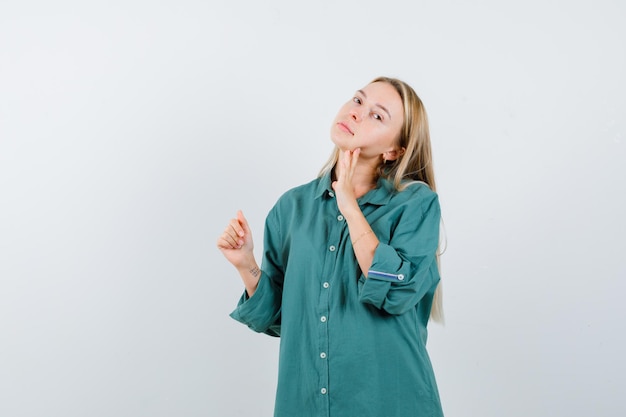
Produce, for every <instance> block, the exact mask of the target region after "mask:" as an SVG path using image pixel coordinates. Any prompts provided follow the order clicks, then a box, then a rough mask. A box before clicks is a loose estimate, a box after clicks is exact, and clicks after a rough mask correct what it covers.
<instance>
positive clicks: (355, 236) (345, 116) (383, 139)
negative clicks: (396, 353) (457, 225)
mask: <svg viewBox="0 0 626 417" xmlns="http://www.w3.org/2000/svg"><path fill="white" fill-rule="evenodd" d="M403 117H404V111H403V106H402V99H401V98H400V95H399V94H398V92H397V91H396V90H395V88H393V87H392V86H391V85H390V84H388V83H384V82H376V83H371V84H368V85H367V86H365V87H364V88H362V89H361V90H358V91H357V92H356V93H355V95H354V97H353V98H352V99H351V100H349V101H348V102H347V103H345V104H344V105H343V106H342V107H341V108H340V109H339V111H338V112H337V116H336V117H335V120H334V121H333V123H332V125H331V131H330V136H331V140H332V141H333V143H334V144H335V145H336V146H337V147H338V148H339V149H340V150H341V156H340V158H339V161H338V163H337V165H336V167H335V172H334V174H335V178H336V179H335V181H333V183H332V187H333V189H334V191H335V197H336V200H337V206H338V208H339V211H340V212H341V214H342V215H343V216H344V218H345V219H346V222H347V224H348V230H349V232H350V237H351V239H352V242H353V247H354V253H355V256H356V258H357V261H358V263H359V266H360V267H361V270H362V271H368V270H369V268H370V266H371V264H372V260H373V257H374V252H375V251H376V247H377V246H378V243H379V241H378V239H377V237H376V235H375V234H374V233H373V232H372V229H371V228H370V225H369V223H368V222H367V219H365V216H363V213H362V212H361V209H360V207H359V204H358V202H357V199H358V198H360V197H362V196H363V195H365V194H366V193H367V192H368V191H370V190H371V189H373V188H374V187H375V185H376V169H377V167H378V166H379V165H380V164H381V162H382V160H383V159H386V160H388V161H392V160H395V159H396V158H398V157H399V156H401V155H402V154H403V152H404V149H401V148H400V147H399V146H398V139H399V136H400V129H401V128H402V123H403ZM217 247H218V248H219V250H220V251H221V252H222V254H223V255H224V257H225V258H226V259H227V260H228V261H229V262H230V263H231V264H232V265H233V266H234V267H235V268H236V269H237V271H238V272H239V274H240V275H241V278H242V280H243V283H244V285H245V287H246V291H247V293H248V296H250V297H252V295H253V294H254V292H255V290H256V288H257V285H258V282H259V278H260V271H259V267H258V264H257V262H256V260H255V258H254V254H253V250H254V243H253V240H252V232H251V230H250V227H249V225H248V222H247V220H246V218H245V216H244V215H243V213H242V212H241V210H240V211H238V212H237V217H236V218H234V219H231V220H230V222H229V223H228V225H227V226H226V229H225V230H224V232H223V233H222V234H221V235H220V236H219V238H218V240H217ZM366 273H367V272H366Z"/></svg>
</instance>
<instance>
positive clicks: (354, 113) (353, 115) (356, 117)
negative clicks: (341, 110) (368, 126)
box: [350, 109, 361, 122]
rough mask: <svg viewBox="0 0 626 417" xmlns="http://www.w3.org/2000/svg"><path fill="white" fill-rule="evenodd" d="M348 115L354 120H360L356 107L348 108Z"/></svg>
mask: <svg viewBox="0 0 626 417" xmlns="http://www.w3.org/2000/svg"><path fill="white" fill-rule="evenodd" d="M350 117H351V118H352V120H354V121H355V122H358V121H360V120H361V114H360V113H359V111H358V109H351V110H350Z"/></svg>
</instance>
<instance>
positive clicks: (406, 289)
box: [359, 190, 441, 314]
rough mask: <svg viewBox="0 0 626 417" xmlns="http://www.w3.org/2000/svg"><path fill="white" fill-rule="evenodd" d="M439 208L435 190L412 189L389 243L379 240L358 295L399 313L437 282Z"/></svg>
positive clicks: (362, 300) (362, 298) (376, 305)
mask: <svg viewBox="0 0 626 417" xmlns="http://www.w3.org/2000/svg"><path fill="white" fill-rule="evenodd" d="M440 218H441V210H440V207H439V200H438V197H437V194H436V193H434V192H432V191H430V190H428V192H426V193H424V192H420V193H416V195H415V196H414V198H412V199H409V200H408V201H407V202H406V203H405V204H404V205H403V207H402V210H400V211H399V212H398V222H397V224H396V226H395V227H394V229H393V230H392V231H391V238H390V240H389V243H383V242H380V243H379V245H378V247H377V248H376V251H375V253H374V259H373V262H372V265H371V267H370V270H369V271H368V272H367V278H366V279H365V282H364V283H363V286H362V288H361V291H360V294H359V297H360V300H361V302H364V303H368V304H371V305H373V306H375V307H377V308H379V309H381V310H384V311H386V312H387V313H389V314H402V313H404V312H406V311H408V310H409V309H411V308H413V307H415V306H416V305H417V303H419V301H420V300H421V299H422V298H423V297H424V295H425V294H426V293H428V292H429V291H430V290H432V288H433V287H434V286H435V285H436V284H437V283H438V282H439V271H438V267H437V260H436V253H437V248H438V246H439V224H440Z"/></svg>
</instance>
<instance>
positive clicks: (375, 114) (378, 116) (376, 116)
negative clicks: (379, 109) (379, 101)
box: [372, 113, 383, 122]
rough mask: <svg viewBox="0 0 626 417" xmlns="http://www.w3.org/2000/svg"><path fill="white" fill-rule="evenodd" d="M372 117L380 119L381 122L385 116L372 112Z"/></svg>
mask: <svg viewBox="0 0 626 417" xmlns="http://www.w3.org/2000/svg"><path fill="white" fill-rule="evenodd" d="M372 117H373V118H374V119H376V120H380V121H381V122H382V121H383V117H382V116H381V115H380V114H378V113H372Z"/></svg>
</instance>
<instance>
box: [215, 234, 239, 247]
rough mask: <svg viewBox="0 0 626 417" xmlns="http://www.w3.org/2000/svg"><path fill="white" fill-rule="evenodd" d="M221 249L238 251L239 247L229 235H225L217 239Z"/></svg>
mask: <svg viewBox="0 0 626 417" xmlns="http://www.w3.org/2000/svg"><path fill="white" fill-rule="evenodd" d="M217 247H218V248H219V249H238V248H239V246H238V245H237V243H236V242H235V241H234V240H233V239H232V237H231V236H229V235H228V234H223V235H221V236H220V237H219V238H218V239H217Z"/></svg>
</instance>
